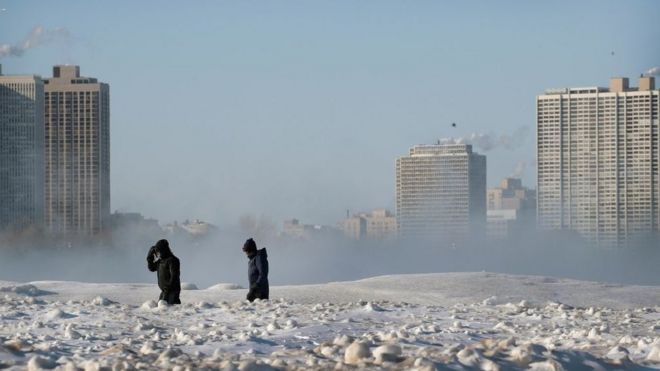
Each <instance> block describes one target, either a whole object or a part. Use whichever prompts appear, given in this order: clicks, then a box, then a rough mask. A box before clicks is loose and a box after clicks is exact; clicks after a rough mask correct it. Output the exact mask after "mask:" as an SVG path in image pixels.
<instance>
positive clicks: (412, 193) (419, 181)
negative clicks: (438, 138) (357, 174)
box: [396, 144, 486, 241]
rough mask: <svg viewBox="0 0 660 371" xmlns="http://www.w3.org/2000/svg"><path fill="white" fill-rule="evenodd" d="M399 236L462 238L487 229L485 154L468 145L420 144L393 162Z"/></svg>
mask: <svg viewBox="0 0 660 371" xmlns="http://www.w3.org/2000/svg"><path fill="white" fill-rule="evenodd" d="M396 215H397V222H398V231H399V234H400V235H401V236H402V237H420V238H431V239H436V240H442V241H464V240H466V239H468V238H469V237H480V236H482V235H483V234H484V232H485V228H486V156H483V155H480V154H477V153H473V152H472V146H471V145H469V144H437V145H435V144H434V145H418V146H415V147H413V148H411V149H410V154H409V155H408V156H403V157H400V158H399V159H397V161H396Z"/></svg>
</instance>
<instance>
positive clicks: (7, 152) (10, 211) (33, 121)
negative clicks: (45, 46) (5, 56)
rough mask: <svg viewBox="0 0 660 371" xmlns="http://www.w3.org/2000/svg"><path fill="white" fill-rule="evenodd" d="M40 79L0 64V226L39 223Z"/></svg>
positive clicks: (41, 162)
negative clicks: (9, 72) (10, 71)
mask: <svg viewBox="0 0 660 371" xmlns="http://www.w3.org/2000/svg"><path fill="white" fill-rule="evenodd" d="M43 183H44V83H43V81H42V80H41V78H40V77H38V76H31V75H29V76H3V75H2V68H1V66H0V229H4V228H7V227H16V228H22V227H26V226H41V225H43V215H44V214H43V213H44V184H43Z"/></svg>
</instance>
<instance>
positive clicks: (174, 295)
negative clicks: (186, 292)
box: [158, 290, 181, 305]
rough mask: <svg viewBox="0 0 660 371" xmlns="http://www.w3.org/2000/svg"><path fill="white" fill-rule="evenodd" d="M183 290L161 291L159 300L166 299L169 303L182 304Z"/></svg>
mask: <svg viewBox="0 0 660 371" xmlns="http://www.w3.org/2000/svg"><path fill="white" fill-rule="evenodd" d="M180 293H181V290H175V291H161V292H160V296H159V297H158V300H165V301H166V302H167V304H169V305H172V304H181V299H179V294H180Z"/></svg>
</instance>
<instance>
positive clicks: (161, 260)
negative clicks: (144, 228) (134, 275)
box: [147, 240, 181, 305]
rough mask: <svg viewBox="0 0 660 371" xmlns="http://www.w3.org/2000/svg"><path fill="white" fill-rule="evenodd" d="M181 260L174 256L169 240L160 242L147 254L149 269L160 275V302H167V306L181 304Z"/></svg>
mask: <svg viewBox="0 0 660 371" xmlns="http://www.w3.org/2000/svg"><path fill="white" fill-rule="evenodd" d="M179 265H180V264H179V258H177V257H176V256H174V254H172V250H170V244H169V242H167V240H160V241H158V242H156V245H154V246H152V247H151V248H150V249H149V254H147V267H148V268H149V270H150V271H152V272H157V274H158V287H159V288H160V296H159V297H158V300H165V301H166V302H167V304H170V305H172V304H181V300H180V299H179V294H180V293H181V281H180V278H179V274H180V267H179Z"/></svg>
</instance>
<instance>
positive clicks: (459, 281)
mask: <svg viewBox="0 0 660 371" xmlns="http://www.w3.org/2000/svg"><path fill="white" fill-rule="evenodd" d="M187 287H188V288H189V289H190V290H186V291H183V292H182V294H181V300H182V301H183V303H184V304H182V305H177V306H168V305H166V304H164V303H163V302H161V303H158V302H156V301H154V300H153V299H154V298H155V297H157V296H158V292H159V291H158V288H157V287H156V286H155V285H145V284H90V283H76V282H54V281H42V282H31V283H28V284H18V283H12V282H0V292H2V293H3V294H4V297H2V298H0V369H3V368H8V369H26V368H27V369H30V370H37V369H63V370H64V369H66V370H76V369H85V370H88V369H89V370H98V369H113V370H122V369H162V368H165V369H178V370H185V369H227V370H274V369H275V370H310V369H357V368H359V369H392V370H436V369H452V370H478V369H482V370H504V369H506V370H510V369H512V370H518V369H533V370H561V369H565V370H574V369H586V370H591V369H595V370H610V369H612V370H613V369H648V368H651V369H660V306H659V305H660V287H651V286H647V287H644V286H621V285H611V284H602V283H594V282H581V281H574V280H561V279H555V278H545V277H530V276H511V275H503V274H492V273H452V274H427V275H403V276H385V277H376V278H371V279H366V280H361V281H355V282H343V283H329V284H324V285H307V286H280V287H272V288H271V297H272V298H273V299H272V300H271V301H257V302H255V303H249V302H247V301H244V300H242V299H243V298H244V296H245V293H246V291H245V289H242V288H241V287H240V286H238V285H235V284H226V283H223V284H217V285H214V286H212V287H210V288H207V289H196V288H197V286H196V285H194V284H190V285H189V286H187Z"/></svg>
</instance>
